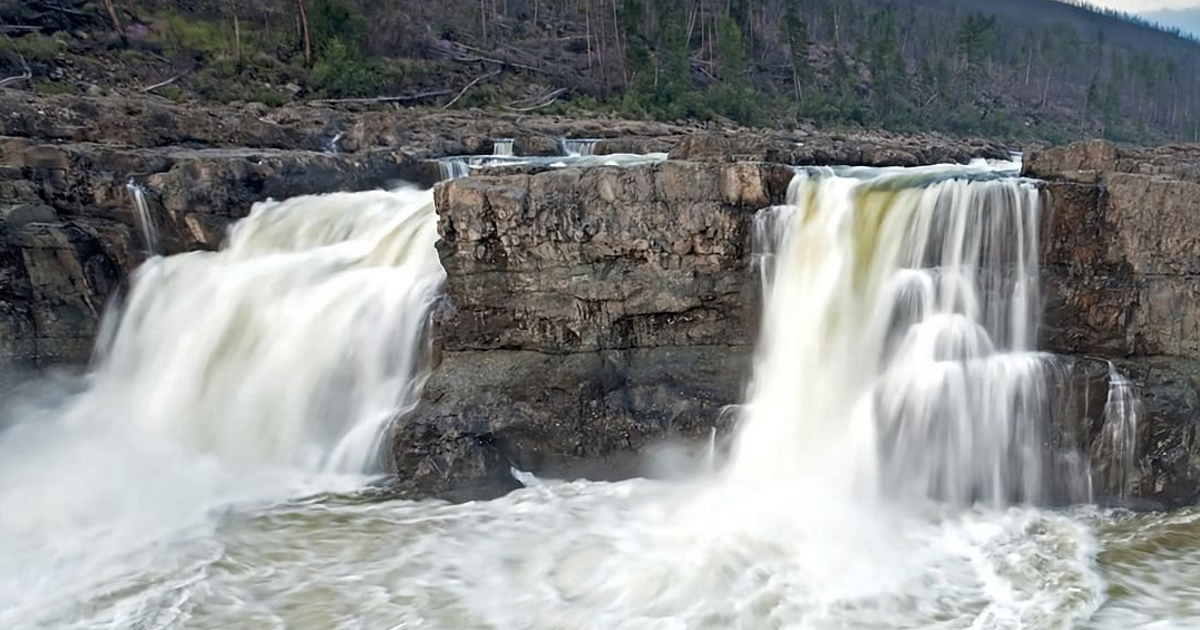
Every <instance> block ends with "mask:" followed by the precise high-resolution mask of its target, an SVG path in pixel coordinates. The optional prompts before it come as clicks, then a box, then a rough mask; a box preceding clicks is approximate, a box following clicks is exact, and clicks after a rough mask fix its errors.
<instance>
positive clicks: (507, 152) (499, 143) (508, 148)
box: [492, 138, 514, 157]
mask: <svg viewBox="0 0 1200 630" xmlns="http://www.w3.org/2000/svg"><path fill="white" fill-rule="evenodd" d="M513 144H514V141H513V139H512V138H501V139H499V140H496V142H495V144H493V145H492V155H494V156H496V157H513V155H514V153H513Z"/></svg>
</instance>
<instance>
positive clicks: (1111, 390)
mask: <svg viewBox="0 0 1200 630" xmlns="http://www.w3.org/2000/svg"><path fill="white" fill-rule="evenodd" d="M1141 406H1142V403H1141V400H1139V399H1138V397H1137V392H1136V390H1135V387H1134V385H1133V383H1131V382H1130V381H1129V379H1127V378H1125V376H1124V375H1123V374H1121V372H1120V371H1118V370H1117V367H1116V366H1115V365H1113V364H1112V363H1111V362H1109V364H1108V397H1107V399H1106V400H1105V402H1104V424H1103V425H1102V426H1101V429H1100V430H1101V434H1100V439H1099V440H1098V445H1097V446H1098V448H1096V449H1095V453H1094V454H1095V455H1096V456H1097V459H1099V460H1100V461H1101V462H1103V465H1102V466H1101V467H1100V468H1101V473H1102V474H1103V475H1104V476H1105V479H1104V481H1105V482H1106V483H1105V485H1106V486H1108V487H1110V488H1117V489H1119V491H1120V492H1121V493H1122V496H1124V493H1125V492H1127V491H1128V490H1129V489H1130V488H1129V486H1130V484H1131V483H1132V482H1133V481H1134V471H1135V470H1136V469H1137V461H1136V459H1137V439H1138V417H1139V416H1140V415H1141Z"/></svg>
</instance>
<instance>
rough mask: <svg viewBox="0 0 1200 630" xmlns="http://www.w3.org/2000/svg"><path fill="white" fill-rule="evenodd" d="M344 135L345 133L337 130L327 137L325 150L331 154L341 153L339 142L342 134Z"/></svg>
mask: <svg viewBox="0 0 1200 630" xmlns="http://www.w3.org/2000/svg"><path fill="white" fill-rule="evenodd" d="M344 135H345V134H343V133H342V132H340V131H339V132H337V133H336V134H334V136H333V137H332V138H330V139H329V143H328V144H326V145H325V152H326V153H330V154H333V155H337V154H338V153H341V144H340V143H341V141H342V136H344Z"/></svg>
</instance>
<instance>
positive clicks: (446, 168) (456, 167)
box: [438, 158, 471, 181]
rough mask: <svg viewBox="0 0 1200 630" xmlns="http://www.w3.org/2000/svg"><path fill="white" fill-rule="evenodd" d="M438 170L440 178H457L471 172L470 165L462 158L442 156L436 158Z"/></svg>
mask: <svg viewBox="0 0 1200 630" xmlns="http://www.w3.org/2000/svg"><path fill="white" fill-rule="evenodd" d="M438 170H439V171H440V172H441V176H442V180H443V181H445V180H448V179H459V178H460V177H466V176H468V175H470V174H471V166H470V164H468V163H467V161H466V160H465V159H462V158H442V159H440V160H438Z"/></svg>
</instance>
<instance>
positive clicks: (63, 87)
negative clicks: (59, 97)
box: [33, 81, 79, 96]
mask: <svg viewBox="0 0 1200 630" xmlns="http://www.w3.org/2000/svg"><path fill="white" fill-rule="evenodd" d="M33 91H34V92H35V93H36V94H38V95H40V96H54V95H56V94H79V88H78V87H76V86H75V84H73V83H62V82H59V81H38V82H36V83H34V84H33Z"/></svg>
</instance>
